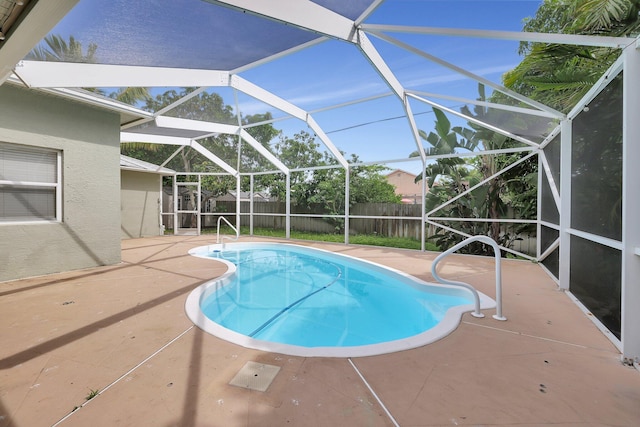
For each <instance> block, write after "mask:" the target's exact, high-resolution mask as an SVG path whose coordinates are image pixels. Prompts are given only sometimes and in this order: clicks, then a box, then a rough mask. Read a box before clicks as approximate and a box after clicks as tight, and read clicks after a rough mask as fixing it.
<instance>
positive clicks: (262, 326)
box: [249, 267, 342, 338]
mask: <svg viewBox="0 0 640 427" xmlns="http://www.w3.org/2000/svg"><path fill="white" fill-rule="evenodd" d="M336 268H338V267H336ZM341 276H342V271H341V270H340V269H339V268H338V275H337V276H336V277H335V279H333V281H331V282H330V283H328V284H326V285H324V286H323V287H321V288H319V289H316V290H315V291H313V292H310V293H308V294H307V295H305V296H303V297H301V298H299V299H298V300H296V301H294V302H292V303H291V304H289V305H288V306H286V307H285V308H283V309H282V310H280V311H279V312H277V313H276V314H274V315H273V316H271V318H270V319H269V320H267V321H266V322H264V323H263V324H262V325H260V326H258V328H257V329H255V330H254V331H253V332H251V333H250V334H249V337H251V338H253V337H254V336H255V335H256V334H258V333H260V332H261V331H262V330H263V329H264V328H266V327H267V326H269V325H270V324H271V323H273V321H274V320H276V319H277V318H279V317H280V316H282V315H283V314H284V313H285V312H287V311H288V310H289V309H290V308H291V307H293V306H295V305H297V304H299V303H301V302H302V301H304V300H306V299H307V298H309V297H311V296H313V295H315V294H317V293H318V292H320V291H323V290H325V289H327V288H328V287H329V286H331V285H333V284H334V283H336V282H337V281H338V280H339V279H340V277H341Z"/></svg>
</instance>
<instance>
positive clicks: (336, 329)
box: [190, 244, 473, 348]
mask: <svg viewBox="0 0 640 427" xmlns="http://www.w3.org/2000/svg"><path fill="white" fill-rule="evenodd" d="M200 255H201V256H202V255H203V253H202V252H201V254H200ZM204 256H208V257H211V258H215V259H219V260H223V261H225V262H227V263H231V264H233V265H235V266H236V270H235V272H234V273H233V274H230V275H229V276H228V277H227V278H226V279H225V280H223V281H220V282H218V283H216V284H215V285H213V286H209V287H208V289H207V291H206V292H203V293H202V294H201V295H200V297H199V306H200V309H201V311H202V313H203V314H204V315H205V316H206V318H207V319H209V320H210V321H212V322H214V323H215V324H217V325H220V326H222V327H223V328H224V329H228V330H231V331H234V332H236V333H237V334H240V335H241V336H245V337H248V338H249V339H250V340H260V341H268V342H275V343H282V344H286V345H293V346H301V347H310V348H315V347H354V346H369V345H375V344H379V343H386V342H390V341H396V340H402V339H405V338H408V337H413V336H416V335H419V334H422V333H424V332H425V331H428V330H430V329H432V328H434V327H435V326H436V325H438V323H439V322H441V321H442V319H443V318H444V317H445V314H446V313H447V311H448V310H449V309H451V308H452V307H459V306H465V307H471V305H472V304H473V297H472V295H471V293H469V292H468V291H466V290H464V289H458V288H450V287H442V286H437V285H429V284H426V283H425V282H421V281H418V280H417V279H415V278H412V277H410V276H407V275H404V274H401V273H399V272H397V271H395V270H390V269H387V268H383V267H381V266H378V265H376V264H372V263H367V262H363V261H360V260H357V259H355V258H351V257H345V256H342V255H338V254H335V253H331V252H326V251H319V250H316V249H312V248H306V247H302V246H296V245H284V244H228V245H226V247H225V249H224V250H217V251H210V250H207V251H205V252H204ZM427 269H428V266H426V265H425V270H427ZM190 317H192V318H193V317H194V316H191V315H190ZM194 321H195V320H194Z"/></svg>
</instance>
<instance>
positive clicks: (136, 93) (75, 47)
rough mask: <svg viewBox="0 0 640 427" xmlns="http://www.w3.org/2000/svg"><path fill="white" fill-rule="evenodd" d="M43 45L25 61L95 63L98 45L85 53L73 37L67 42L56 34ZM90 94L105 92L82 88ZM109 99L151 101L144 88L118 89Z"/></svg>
mask: <svg viewBox="0 0 640 427" xmlns="http://www.w3.org/2000/svg"><path fill="white" fill-rule="evenodd" d="M43 41H44V44H42V43H41V44H39V45H38V46H36V47H35V48H34V49H33V50H32V51H31V52H29V53H28V54H27V56H26V57H25V59H28V60H32V61H52V62H74V63H85V64H95V63H96V62H98V61H97V57H96V52H97V51H98V45H97V44H95V43H90V44H89V47H88V48H87V50H86V52H84V50H83V48H82V43H81V42H79V41H78V40H76V38H75V37H74V36H69V41H68V42H67V41H66V40H65V39H64V38H63V37H62V36H60V35H58V34H49V35H48V36H46V37H45V38H44V40H43ZM84 89H85V90H88V91H90V92H94V93H98V94H100V95H104V94H105V91H104V90H102V89H100V88H84ZM109 97H110V98H113V99H116V100H118V101H120V102H124V103H126V104H130V105H133V104H136V103H138V102H144V101H147V100H149V99H151V95H150V94H149V89H148V88H144V87H125V88H120V89H118V90H117V91H115V92H112V93H110V94H109Z"/></svg>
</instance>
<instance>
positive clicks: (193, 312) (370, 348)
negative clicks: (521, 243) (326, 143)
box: [185, 242, 496, 358]
mask: <svg viewBox="0 0 640 427" xmlns="http://www.w3.org/2000/svg"><path fill="white" fill-rule="evenodd" d="M259 245H267V246H273V245H278V246H290V247H291V246H292V247H297V248H304V250H313V251H318V252H326V253H332V252H331V251H328V250H325V249H320V248H309V247H308V246H302V245H296V244H291V243H272V242H269V243H264V242H251V243H228V244H210V245H204V246H198V247H196V248H193V249H191V250H189V255H192V256H195V257H199V258H205V259H208V260H211V261H218V262H222V263H224V264H225V265H226V266H227V271H226V272H225V273H224V274H222V275H221V276H218V277H216V278H214V279H212V280H210V281H208V282H206V283H204V284H202V285H200V286H198V287H197V288H195V289H194V290H193V291H191V292H190V293H189V295H188V296H187V299H186V301H185V313H186V315H187V317H188V318H189V319H190V320H191V321H192V322H193V323H194V324H195V325H196V326H198V327H199V328H200V329H202V330H203V331H205V332H207V333H209V334H211V335H214V336H216V337H218V338H220V339H223V340H225V341H228V342H231V343H234V344H237V345H240V346H243V347H246V348H251V349H254V350H261V351H268V352H274V353H282V354H287V355H291V356H301V357H339V358H347V357H365V356H377V355H381V354H389V353H395V352H399V351H404V350H410V349H414V348H417V347H422V346H425V345H427V344H431V343H433V342H436V341H438V340H440V339H442V338H444V337H446V336H448V335H449V334H450V333H451V332H453V331H454V330H455V329H456V328H457V327H458V326H459V325H460V322H461V320H462V316H463V315H464V314H465V313H467V312H471V311H474V309H475V306H474V304H464V305H459V306H454V307H451V308H450V309H448V310H447V311H446V313H445V315H444V317H443V319H442V320H441V321H440V322H439V323H438V324H437V325H435V326H434V327H433V328H431V329H429V330H427V331H424V332H422V333H419V334H417V335H413V336H411V337H407V338H402V339H399V340H393V341H387V342H384V343H377V344H368V345H361V346H344V347H323V346H319V347H303V346H298V345H291V344H282V343H277V342H271V341H264V340H259V339H255V338H251V337H248V336H246V335H243V334H240V333H238V332H235V331H233V330H231V329H228V328H225V327H224V326H222V325H220V324H218V323H216V322H214V321H212V320H211V319H209V318H207V317H206V316H205V315H204V314H203V312H202V310H201V309H200V303H201V302H202V300H203V299H204V298H206V297H207V296H209V295H210V294H211V293H213V292H215V291H216V289H218V288H219V287H221V286H225V285H226V284H228V283H229V281H230V278H231V277H232V276H233V275H234V274H235V272H236V266H235V264H233V263H232V262H229V261H227V260H224V259H220V258H211V257H209V256H207V255H206V254H209V253H211V252H212V251H216V250H223V249H224V248H225V247H226V246H235V247H237V246H253V247H255V246H259ZM333 254H334V255H336V256H340V257H345V258H349V259H352V260H356V261H358V262H362V263H365V264H369V265H371V266H372V267H375V268H377V269H382V270H385V271H390V272H393V273H396V274H398V275H400V276H402V277H404V278H405V279H410V280H411V281H413V282H415V283H416V284H419V285H426V286H431V287H435V288H438V289H452V290H456V291H458V290H464V291H466V292H469V293H470V291H468V290H466V289H465V288H462V287H458V286H452V285H445V284H441V283H433V282H426V281H424V280H421V279H419V278H417V277H415V276H412V275H410V274H407V273H405V272H403V271H400V270H397V269H395V268H391V267H387V266H384V265H382V264H378V263H375V262H372V261H368V260H364V259H361V258H357V257H353V256H350V255H347V254H335V253H333ZM478 294H479V297H480V308H481V309H482V310H487V309H493V308H495V307H496V302H495V300H493V299H492V298H490V297H489V296H487V295H485V294H483V293H482V292H478Z"/></svg>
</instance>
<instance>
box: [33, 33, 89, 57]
mask: <svg viewBox="0 0 640 427" xmlns="http://www.w3.org/2000/svg"><path fill="white" fill-rule="evenodd" d="M44 43H45V44H46V46H43V45H42V44H39V45H38V46H36V47H35V48H34V49H33V50H32V51H31V52H29V53H28V54H27V56H26V58H25V59H29V60H33V61H55V62H80V63H89V64H93V63H95V62H96V56H95V55H96V51H97V50H98V45H97V44H95V43H91V44H89V47H88V48H87V52H86V53H84V52H83V51H82V44H81V43H80V42H79V41H77V40H76V39H75V37H73V36H69V42H66V41H65V40H64V39H63V38H62V36H60V35H57V34H49V35H48V36H46V37H45V38H44Z"/></svg>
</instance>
